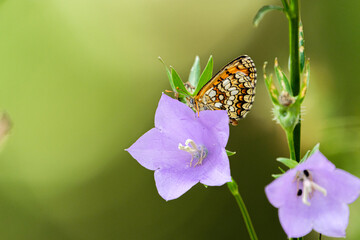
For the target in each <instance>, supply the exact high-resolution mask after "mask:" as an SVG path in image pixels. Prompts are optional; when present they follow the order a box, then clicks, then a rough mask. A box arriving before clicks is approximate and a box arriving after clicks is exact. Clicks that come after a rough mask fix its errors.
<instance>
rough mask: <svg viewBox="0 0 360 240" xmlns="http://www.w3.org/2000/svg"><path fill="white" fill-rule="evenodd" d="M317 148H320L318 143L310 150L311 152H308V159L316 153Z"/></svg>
mask: <svg viewBox="0 0 360 240" xmlns="http://www.w3.org/2000/svg"><path fill="white" fill-rule="evenodd" d="M319 148H320V143H317V144H316V145H315V147H314V148H313V149H312V150H311V152H310V154H309V157H310V156H311V155H313V154H314V153H315V152H316V151H318V150H319Z"/></svg>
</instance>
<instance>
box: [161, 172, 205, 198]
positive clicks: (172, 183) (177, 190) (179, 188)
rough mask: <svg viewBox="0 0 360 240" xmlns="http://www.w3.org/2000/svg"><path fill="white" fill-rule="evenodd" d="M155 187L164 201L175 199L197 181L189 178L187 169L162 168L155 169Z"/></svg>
mask: <svg viewBox="0 0 360 240" xmlns="http://www.w3.org/2000/svg"><path fill="white" fill-rule="evenodd" d="M155 182H156V188H157V190H158V192H159V194H160V196H161V197H162V198H164V199H165V200H166V201H169V200H173V199H176V198H178V197H180V196H181V195H183V194H184V193H185V192H187V191H188V190H189V189H190V188H191V187H192V186H194V185H195V184H196V183H198V182H199V181H198V180H197V179H195V178H191V176H190V175H189V174H188V172H187V171H178V170H177V169H174V168H172V169H169V168H162V169H158V170H156V171H155Z"/></svg>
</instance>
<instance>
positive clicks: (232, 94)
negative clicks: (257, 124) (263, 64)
mask: <svg viewBox="0 0 360 240" xmlns="http://www.w3.org/2000/svg"><path fill="white" fill-rule="evenodd" d="M256 77H257V76H256V68H255V64H254V62H253V61H252V59H251V58H250V57H249V56H246V55H244V56H240V57H238V58H236V59H235V60H233V61H232V62H230V63H229V64H227V65H226V66H225V67H223V68H222V69H221V70H220V71H219V72H218V73H217V74H216V75H215V76H214V77H213V78H212V79H211V80H210V81H209V82H208V83H206V84H205V85H204V86H203V87H202V88H201V90H200V91H199V93H198V94H197V95H196V96H195V98H194V100H195V102H196V103H197V105H198V109H199V110H207V109H211V110H227V112H228V115H229V118H230V121H231V123H232V124H233V125H237V122H238V120H240V119H241V118H244V117H245V116H246V114H247V113H248V112H249V111H250V109H251V107H252V103H253V102H254V98H255V86H256Z"/></svg>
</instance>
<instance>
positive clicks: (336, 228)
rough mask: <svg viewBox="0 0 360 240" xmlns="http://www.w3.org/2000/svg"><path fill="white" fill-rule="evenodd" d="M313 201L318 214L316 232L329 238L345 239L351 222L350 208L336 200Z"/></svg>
mask: <svg viewBox="0 0 360 240" xmlns="http://www.w3.org/2000/svg"><path fill="white" fill-rule="evenodd" d="M325 199H326V200H323V201H312V204H313V205H314V209H316V211H317V212H318V214H316V215H315V216H314V220H313V221H314V230H315V231H317V232H319V233H321V234H323V235H326V236H329V237H345V234H346V233H345V230H346V227H347V225H348V221H349V207H348V206H347V205H346V204H345V203H340V202H338V201H336V200H334V199H331V198H326V197H325Z"/></svg>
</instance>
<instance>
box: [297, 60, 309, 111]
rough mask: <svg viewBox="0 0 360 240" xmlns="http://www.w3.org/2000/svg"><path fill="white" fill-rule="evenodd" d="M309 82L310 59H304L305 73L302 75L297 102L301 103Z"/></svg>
mask: <svg viewBox="0 0 360 240" xmlns="http://www.w3.org/2000/svg"><path fill="white" fill-rule="evenodd" d="M309 82H310V59H308V60H306V66H305V73H304V74H303V76H302V82H301V84H300V92H299V96H298V102H299V103H300V104H301V103H302V102H303V101H304V99H305V96H306V92H307V89H308V88H309Z"/></svg>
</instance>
